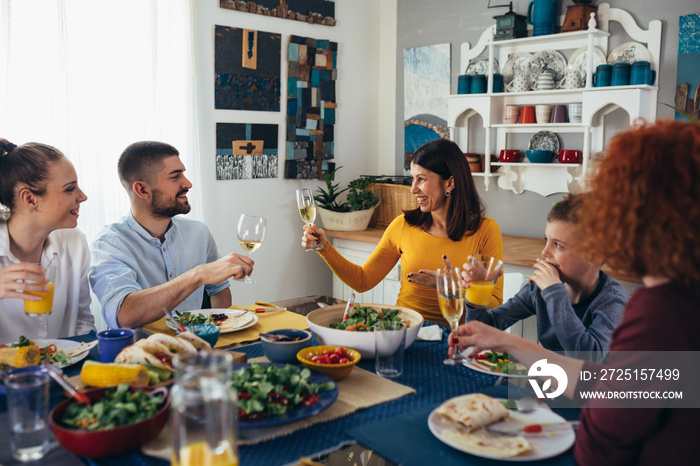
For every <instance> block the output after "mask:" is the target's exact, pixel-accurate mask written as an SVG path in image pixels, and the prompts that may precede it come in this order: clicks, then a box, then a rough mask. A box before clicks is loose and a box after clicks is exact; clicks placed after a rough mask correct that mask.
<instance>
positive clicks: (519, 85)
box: [506, 73, 530, 92]
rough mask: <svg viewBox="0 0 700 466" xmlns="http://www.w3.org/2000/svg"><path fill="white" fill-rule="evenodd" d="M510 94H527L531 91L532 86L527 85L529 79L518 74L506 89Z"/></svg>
mask: <svg viewBox="0 0 700 466" xmlns="http://www.w3.org/2000/svg"><path fill="white" fill-rule="evenodd" d="M506 89H507V91H508V92H527V91H529V90H530V86H528V84H527V78H525V75H524V74H523V73H517V74H516V75H515V76H513V80H512V81H511V82H509V83H508V86H507V87H506Z"/></svg>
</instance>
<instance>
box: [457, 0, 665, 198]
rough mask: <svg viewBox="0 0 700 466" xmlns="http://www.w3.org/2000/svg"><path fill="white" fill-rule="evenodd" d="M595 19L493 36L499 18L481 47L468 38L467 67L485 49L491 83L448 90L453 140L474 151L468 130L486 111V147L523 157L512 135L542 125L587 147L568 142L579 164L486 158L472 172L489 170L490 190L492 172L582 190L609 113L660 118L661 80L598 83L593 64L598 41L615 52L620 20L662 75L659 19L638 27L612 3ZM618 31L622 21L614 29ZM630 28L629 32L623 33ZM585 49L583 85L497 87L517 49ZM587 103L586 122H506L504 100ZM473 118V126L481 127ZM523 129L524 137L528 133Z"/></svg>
mask: <svg viewBox="0 0 700 466" xmlns="http://www.w3.org/2000/svg"><path fill="white" fill-rule="evenodd" d="M597 19H598V21H597V23H596V21H595V20H593V21H591V22H589V28H588V29H587V30H585V31H573V32H565V33H559V34H551V35H544V36H536V37H526V38H520V39H510V40H498V41H497V40H494V35H495V29H496V27H495V25H493V26H491V27H489V28H487V29H486V30H485V31H484V32H483V33H482V35H481V37H480V39H479V41H478V42H477V44H476V46H475V47H473V48H472V47H470V45H469V43H466V42H465V43H463V44H462V49H461V69H462V70H464V69H466V68H467V65H468V64H469V61H470V60H473V59H475V58H477V57H480V56H481V57H484V56H486V55H487V57H488V58H487V64H488V73H487V76H488V84H487V92H486V93H484V94H460V95H451V96H449V97H448V126H449V127H450V131H451V135H452V139H453V140H454V141H456V142H457V143H458V144H459V145H460V147H461V148H462V149H463V151H464V152H473V150H472V151H470V150H469V140H470V138H473V137H475V135H474V134H470V124H469V120H470V119H471V118H474V117H475V116H479V117H480V118H481V122H482V127H483V140H484V150H483V153H484V154H493V155H496V156H497V155H498V154H499V153H500V151H501V150H502V149H520V150H522V152H523V158H524V157H525V149H527V147H526V146H525V147H523V146H522V145H520V146H518V147H514V146H512V143H511V140H513V139H514V138H516V137H517V135H519V134H523V135H525V136H524V137H527V135H533V134H535V133H537V132H538V131H542V130H546V131H551V132H553V133H555V134H557V136H558V137H559V139H560V140H561V137H560V135H573V136H574V137H575V138H577V140H580V141H581V142H580V144H581V147H566V148H567V149H580V150H582V152H583V161H582V163H581V164H560V163H558V162H551V163H543V164H534V163H529V162H527V161H525V162H522V163H500V162H493V161H492V160H490V157H488V156H487V157H486V162H485V169H484V172H483V173H474V176H477V177H483V179H484V185H485V188H486V190H488V189H489V187H490V184H491V179H492V178H497V180H498V186H499V187H500V188H502V189H509V190H512V191H514V192H515V193H518V194H521V193H523V192H524V191H526V190H527V191H532V192H536V193H539V194H540V195H542V196H548V195H550V194H554V193H563V192H568V191H580V190H582V189H584V188H585V184H586V180H587V178H588V177H589V176H590V174H591V172H592V160H593V155H594V154H596V153H598V152H601V151H602V150H603V148H604V145H605V142H606V139H607V138H606V135H605V129H606V122H605V116H606V115H608V114H609V113H610V112H612V111H614V110H616V109H622V110H624V111H625V112H626V113H627V115H628V116H629V121H630V124H635V123H636V122H637V121H639V119H643V120H645V121H647V122H652V121H654V120H655V119H656V106H657V92H658V87H657V86H656V85H628V86H608V87H594V86H593V80H592V75H593V73H594V71H595V66H594V65H593V63H594V62H593V56H594V53H596V49H595V48H596V47H597V48H598V49H600V51H602V53H603V54H604V55H605V57H608V56H609V54H610V50H608V49H609V43H610V37H611V33H610V32H609V31H610V24H611V23H612V22H617V23H619V24H620V26H621V27H622V32H616V34H620V40H626V37H629V39H630V42H636V43H641V44H642V45H644V46H645V47H646V49H648V51H649V55H650V57H651V59H650V61H651V67H652V70H654V71H655V72H656V74H657V76H656V81H655V82H658V80H659V78H660V76H658V71H659V70H658V67H659V63H660V50H661V21H659V20H653V21H651V22H650V23H649V27H648V29H642V28H640V27H639V26H638V25H637V23H636V22H635V20H634V18H633V17H632V16H631V15H630V14H629V13H628V12H626V11H624V10H621V9H618V8H611V7H610V5H609V4H607V3H603V4H601V5H599V6H598V10H597ZM615 30H616V31H617V30H619V28H615ZM625 34H626V37H625ZM582 47H585V50H586V57H587V61H586V69H587V70H588V71H587V73H586V79H585V85H584V87H582V88H578V89H552V90H537V91H525V92H496V93H494V92H492V89H493V72H494V59H495V60H497V61H498V64H499V65H500V66H501V67H503V66H504V65H505V64H506V62H507V61H508V57H509V55H511V54H518V53H525V52H527V53H537V52H540V51H543V50H556V51H559V52H560V53H562V54H570V53H571V52H574V51H577V50H580V49H581V48H582ZM570 103H581V104H582V120H581V123H558V124H554V123H549V124H505V123H504V109H505V106H506V105H518V106H522V105H537V104H549V105H554V104H570ZM474 126H475V125H474V124H472V125H471V132H472V133H473V131H475V129H474ZM522 137H523V136H521V138H522Z"/></svg>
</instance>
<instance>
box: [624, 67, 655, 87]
mask: <svg viewBox="0 0 700 466" xmlns="http://www.w3.org/2000/svg"><path fill="white" fill-rule="evenodd" d="M655 80H656V71H654V70H652V69H651V63H649V62H648V61H636V62H634V63H632V67H631V70H630V84H633V85H640V84H649V85H651V84H654V81H655Z"/></svg>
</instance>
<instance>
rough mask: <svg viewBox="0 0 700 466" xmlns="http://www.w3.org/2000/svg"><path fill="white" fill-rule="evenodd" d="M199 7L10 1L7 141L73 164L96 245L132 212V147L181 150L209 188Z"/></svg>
mask: <svg viewBox="0 0 700 466" xmlns="http://www.w3.org/2000/svg"><path fill="white" fill-rule="evenodd" d="M193 1H194V0H119V1H114V0H0V2H1V3H0V5H2V9H1V10H0V137H3V138H6V139H8V140H10V141H12V142H14V143H15V144H22V143H25V142H30V141H36V142H42V143H46V144H50V145H53V146H55V147H57V148H58V149H60V150H61V151H63V153H65V154H66V155H67V156H68V158H69V159H70V160H71V161H72V162H73V164H74V165H75V168H76V170H77V172H78V183H79V185H80V186H81V187H82V189H83V191H85V193H86V194H87V196H88V200H87V202H85V203H84V204H83V205H82V206H81V208H80V220H79V222H78V226H79V228H80V229H81V230H82V231H83V232H84V233H85V234H86V236H87V237H88V242H91V241H92V239H93V238H94V237H95V235H96V234H97V232H98V231H99V230H100V229H101V228H102V226H103V225H105V224H107V223H111V222H113V221H115V220H117V219H119V218H120V217H122V216H123V215H125V214H126V213H128V211H129V201H128V197H127V194H126V192H125V191H124V189H123V188H122V186H121V185H120V183H119V178H118V175H117V160H118V158H119V154H121V152H122V151H123V150H124V148H125V147H126V146H127V145H129V144H131V143H132V142H135V141H141V140H158V141H163V142H167V143H169V144H172V145H174V146H175V147H176V148H177V149H178V150H179V151H180V154H181V158H182V160H183V162H184V164H185V167H186V168H187V173H186V175H187V177H188V178H189V179H190V180H191V181H192V183H193V184H194V186H199V185H200V184H199V179H200V178H199V165H200V164H199V144H198V128H197V111H196V95H195V90H196V82H195V70H194V18H193V4H192V2H193ZM190 202H191V203H193V204H194V205H193V206H192V207H193V208H192V212H191V213H190V216H192V217H194V218H197V216H198V215H199V213H201V211H202V209H201V208H200V207H201V206H200V204H201V200H200V199H199V197H198V193H197V191H196V190H193V191H192V193H191V196H190ZM93 301H94V297H93ZM93 308H94V309H93V312H94V313H95V315H96V319H98V320H101V318H100V312H99V310H98V309H99V303H95V302H93ZM98 324H101V322H98ZM99 326H100V327H102V325H99Z"/></svg>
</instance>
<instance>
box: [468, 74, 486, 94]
mask: <svg viewBox="0 0 700 466" xmlns="http://www.w3.org/2000/svg"><path fill="white" fill-rule="evenodd" d="M470 89H471V92H470V94H483V93H485V92H486V75H485V74H475V75H474V76H472V84H471V88H470Z"/></svg>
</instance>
